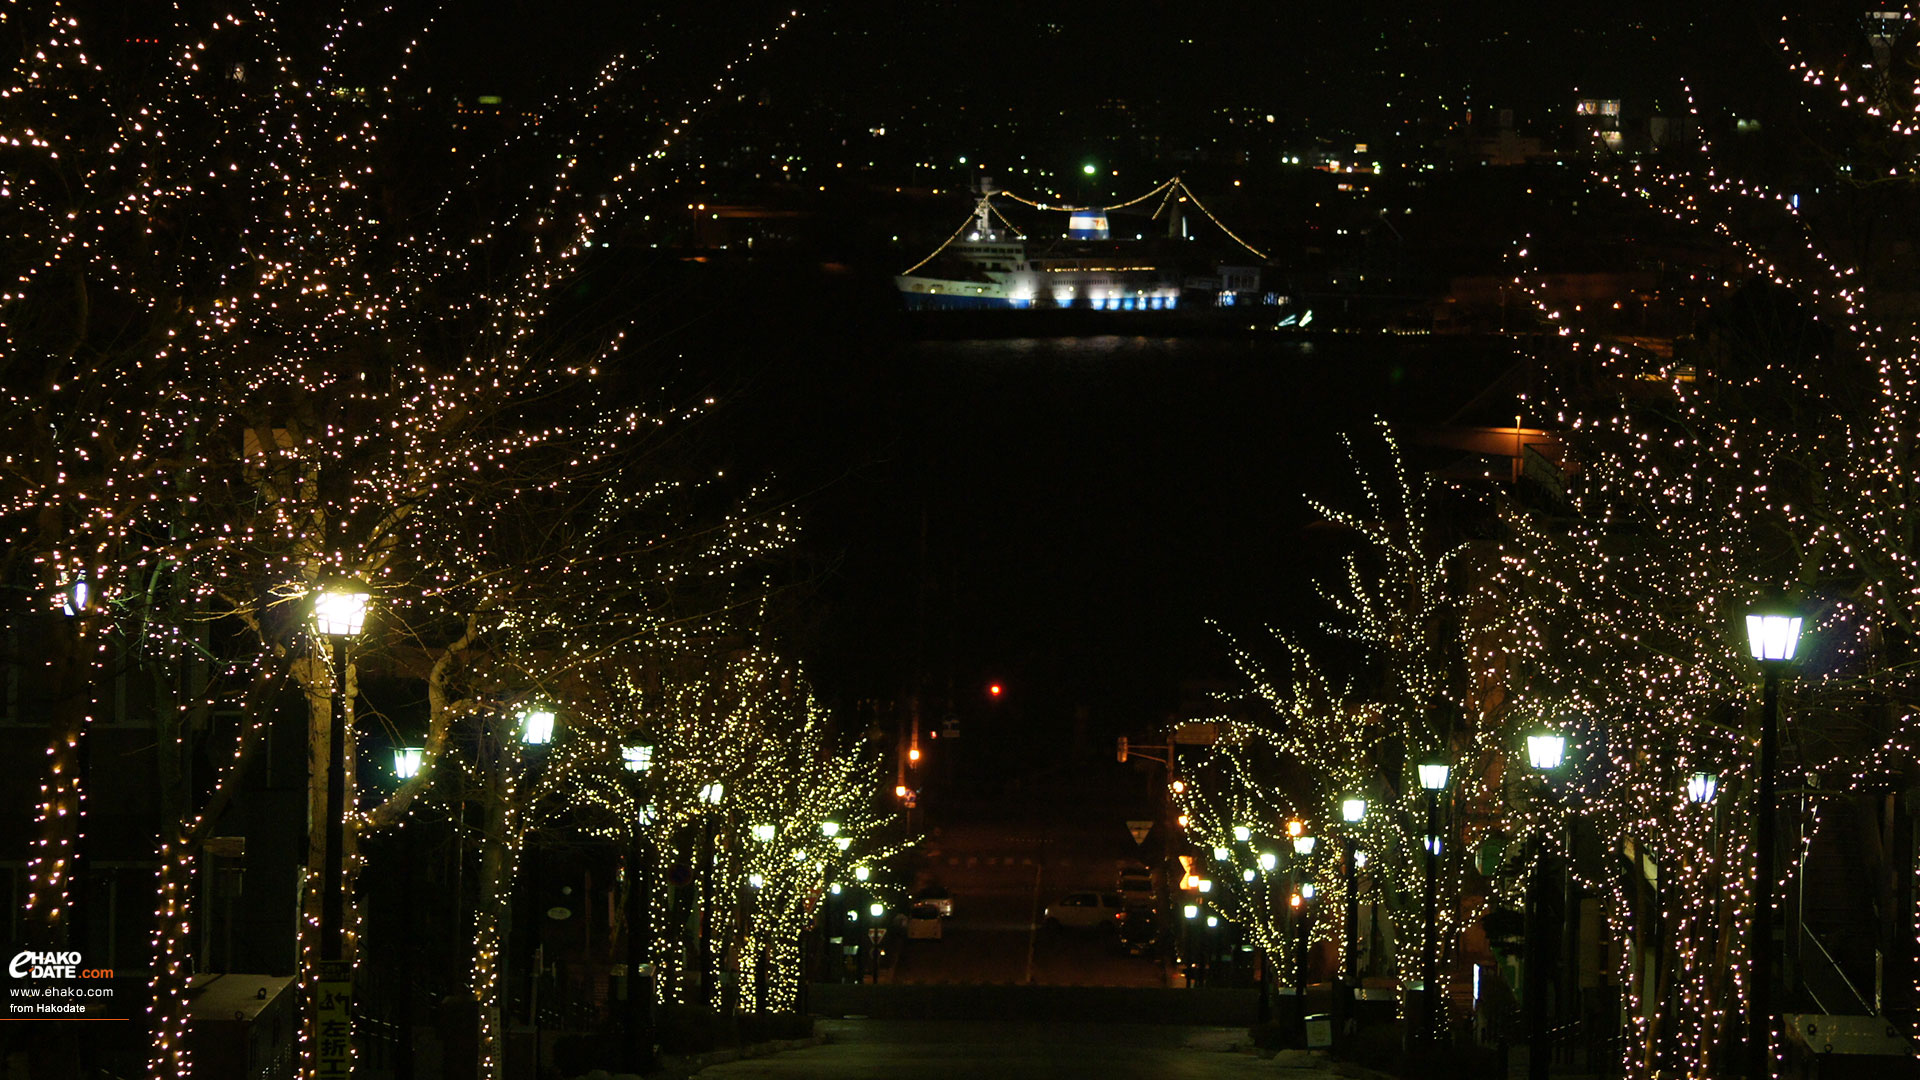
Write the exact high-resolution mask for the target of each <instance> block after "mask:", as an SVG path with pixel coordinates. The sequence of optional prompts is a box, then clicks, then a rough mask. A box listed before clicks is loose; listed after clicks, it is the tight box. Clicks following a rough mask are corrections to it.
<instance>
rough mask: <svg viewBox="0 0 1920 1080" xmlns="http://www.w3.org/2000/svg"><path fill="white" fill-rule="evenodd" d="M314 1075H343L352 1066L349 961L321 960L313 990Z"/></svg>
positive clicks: (351, 993) (350, 977) (350, 971)
mask: <svg viewBox="0 0 1920 1080" xmlns="http://www.w3.org/2000/svg"><path fill="white" fill-rule="evenodd" d="M313 1028H314V1038H315V1039H316V1040H317V1041H318V1045H317V1046H316V1047H315V1052H314V1074H313V1075H314V1076H315V1077H317V1078H329V1080H330V1078H340V1080H344V1078H345V1077H346V1076H347V1075H348V1074H349V1071H350V1070H351V1069H352V1068H353V965H352V964H349V963H345V962H342V961H337V960H328V961H322V962H321V964H320V978H319V980H318V981H316V982H315V984H314V992H313Z"/></svg>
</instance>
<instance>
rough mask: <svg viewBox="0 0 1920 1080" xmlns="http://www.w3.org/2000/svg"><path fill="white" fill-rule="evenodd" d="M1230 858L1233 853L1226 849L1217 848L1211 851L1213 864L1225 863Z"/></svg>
mask: <svg viewBox="0 0 1920 1080" xmlns="http://www.w3.org/2000/svg"><path fill="white" fill-rule="evenodd" d="M1231 858H1233V852H1231V851H1228V850H1227V849H1226V848H1223V847H1217V848H1214V849H1213V859H1214V861H1215V862H1226V861H1227V860H1228V859H1231Z"/></svg>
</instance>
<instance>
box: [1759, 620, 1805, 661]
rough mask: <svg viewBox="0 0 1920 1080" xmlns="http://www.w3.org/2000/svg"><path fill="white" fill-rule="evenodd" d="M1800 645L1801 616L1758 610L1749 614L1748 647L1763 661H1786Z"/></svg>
mask: <svg viewBox="0 0 1920 1080" xmlns="http://www.w3.org/2000/svg"><path fill="white" fill-rule="evenodd" d="M1799 645H1800V616H1798V615H1794V614H1790V613H1788V612H1783V611H1757V612H1754V613H1753V614H1751V615H1748V616H1747V647H1748V648H1749V649H1750V650H1752V652H1753V658H1754V659H1755V660H1758V661H1760V662H1762V663H1768V662H1774V663H1785V662H1787V661H1788V660H1791V659H1793V651H1794V649H1796V648H1797V647H1799Z"/></svg>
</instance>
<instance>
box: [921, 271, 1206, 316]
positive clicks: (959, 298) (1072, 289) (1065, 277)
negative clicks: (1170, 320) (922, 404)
mask: <svg viewBox="0 0 1920 1080" xmlns="http://www.w3.org/2000/svg"><path fill="white" fill-rule="evenodd" d="M894 286H895V287H896V288H898V289H899V290H900V298H901V301H902V302H903V303H904V304H905V305H906V307H907V310H909V311H940V310H956V309H958V310H980V309H983V308H986V309H995V308H1003V309H1021V308H1034V309H1048V308H1054V309H1059V308H1080V309H1085V310H1090V311H1172V310H1175V309H1177V308H1178V307H1179V306H1180V285H1179V283H1178V282H1177V281H1172V280H1169V279H1167V278H1166V277H1164V276H1161V275H1153V276H1147V275H1144V274H1116V273H1112V272H1107V271H1046V272H1041V271H1023V272H1018V273H1009V274H1004V275H1003V274H990V275H988V276H987V280H964V279H955V278H938V277H926V276H922V275H917V274H900V275H897V276H895V278H894Z"/></svg>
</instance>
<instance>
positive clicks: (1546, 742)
mask: <svg viewBox="0 0 1920 1080" xmlns="http://www.w3.org/2000/svg"><path fill="white" fill-rule="evenodd" d="M1566 752H1567V738H1566V736H1564V735H1555V734H1553V733H1552V732H1548V733H1546V734H1542V735H1529V736H1527V760H1528V761H1529V762H1531V763H1532V765H1533V767H1534V768H1536V769H1539V770H1541V771H1542V772H1545V771H1548V770H1551V769H1557V768H1559V767H1560V759H1561V758H1562V757H1564V756H1565V755H1566Z"/></svg>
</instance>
